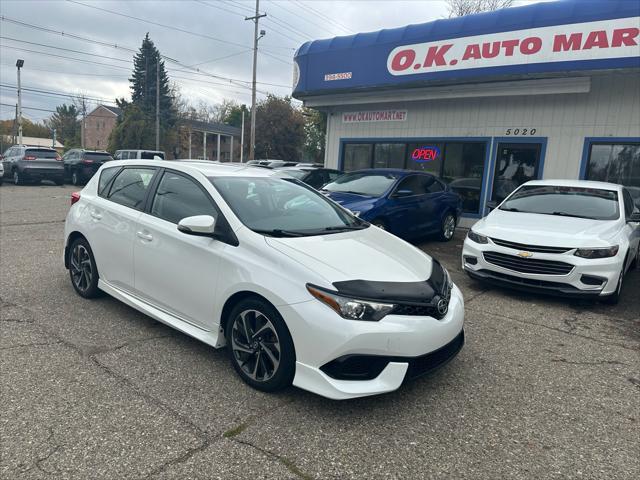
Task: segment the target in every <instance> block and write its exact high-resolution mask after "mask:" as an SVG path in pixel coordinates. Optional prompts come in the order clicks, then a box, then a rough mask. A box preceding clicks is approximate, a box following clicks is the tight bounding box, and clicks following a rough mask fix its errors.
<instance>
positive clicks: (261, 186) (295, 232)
mask: <svg viewBox="0 0 640 480" xmlns="http://www.w3.org/2000/svg"><path fill="white" fill-rule="evenodd" d="M209 180H210V181H211V183H212V184H213V185H214V187H215V188H216V189H217V190H218V192H220V195H222V197H223V198H224V199H225V201H226V202H227V204H229V207H230V208H231V209H232V210H233V212H234V213H235V214H236V216H237V217H238V218H239V219H240V221H241V222H242V223H243V224H244V225H246V226H247V227H249V228H250V229H251V230H253V231H255V232H258V233H264V234H267V235H273V236H282V237H297V236H306V235H321V234H325V233H336V232H341V231H347V230H359V229H362V228H366V227H367V226H368V224H367V223H366V222H364V221H362V220H360V219H358V218H357V217H355V216H353V215H351V214H350V213H348V212H347V211H345V210H344V209H342V208H340V207H339V206H338V205H335V204H334V203H333V202H331V201H330V200H327V199H326V198H325V197H324V196H323V195H320V194H319V193H317V192H315V191H314V190H313V189H311V188H309V187H307V186H305V185H303V184H302V183H300V182H299V181H297V180H294V179H284V178H276V177H270V178H265V177H254V178H252V177H213V178H210V179H209Z"/></svg>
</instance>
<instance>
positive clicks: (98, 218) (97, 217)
mask: <svg viewBox="0 0 640 480" xmlns="http://www.w3.org/2000/svg"><path fill="white" fill-rule="evenodd" d="M89 215H91V218H93V219H95V220H100V219H102V214H100V213H98V212H96V211H92V212H89Z"/></svg>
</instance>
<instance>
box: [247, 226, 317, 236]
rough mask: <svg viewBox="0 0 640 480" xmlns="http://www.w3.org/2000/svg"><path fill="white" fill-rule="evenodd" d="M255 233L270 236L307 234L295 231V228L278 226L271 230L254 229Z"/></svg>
mask: <svg viewBox="0 0 640 480" xmlns="http://www.w3.org/2000/svg"><path fill="white" fill-rule="evenodd" d="M254 232H256V233H260V234H262V235H269V236H271V237H306V236H307V235H306V234H304V233H302V232H296V231H295V230H282V229H280V228H274V229H273V230H254Z"/></svg>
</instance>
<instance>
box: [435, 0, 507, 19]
mask: <svg viewBox="0 0 640 480" xmlns="http://www.w3.org/2000/svg"><path fill="white" fill-rule="evenodd" d="M511 5H513V0H447V9H448V10H449V18H452V17H463V16H464V15H471V14H472V13H480V12H490V11H493V10H499V9H501V8H508V7H510V6H511Z"/></svg>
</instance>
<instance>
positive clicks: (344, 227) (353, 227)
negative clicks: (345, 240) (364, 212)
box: [324, 223, 369, 232]
mask: <svg viewBox="0 0 640 480" xmlns="http://www.w3.org/2000/svg"><path fill="white" fill-rule="evenodd" d="M368 226H369V225H368V224H366V223H362V224H360V225H335V226H333V227H326V228H324V231H325V232H340V231H342V230H363V229H365V228H367V227H368Z"/></svg>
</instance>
